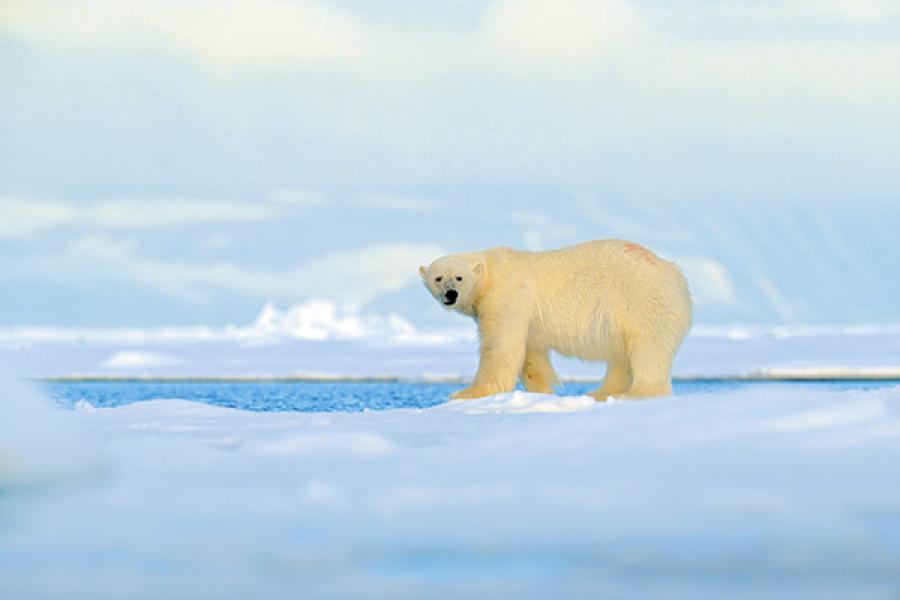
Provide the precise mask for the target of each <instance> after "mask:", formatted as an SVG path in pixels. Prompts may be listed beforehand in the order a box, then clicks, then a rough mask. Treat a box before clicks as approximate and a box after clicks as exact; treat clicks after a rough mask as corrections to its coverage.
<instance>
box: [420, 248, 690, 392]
mask: <svg viewBox="0 0 900 600" xmlns="http://www.w3.org/2000/svg"><path fill="white" fill-rule="evenodd" d="M419 274H420V275H421V276H422V281H423V283H424V284H425V287H426V288H427V289H428V291H429V292H431V294H432V295H433V296H434V298H435V299H436V300H437V301H438V302H440V303H441V304H443V305H444V307H446V308H447V309H450V310H455V311H457V312H460V313H462V314H464V315H468V316H470V317H473V318H474V319H475V322H476V323H477V324H478V335H479V338H480V360H479V364H478V372H477V373H476V375H475V379H474V381H473V383H472V385H471V386H470V387H467V388H465V389H462V390H460V391H458V392H456V393H455V394H453V395H452V396H451V397H452V398H454V399H470V398H479V397H482V396H488V395H491V394H496V393H499V392H509V391H512V390H513V389H514V388H515V385H516V381H517V380H519V379H521V381H522V383H523V385H524V386H525V389H527V390H529V391H533V392H543V393H553V388H554V386H555V385H556V384H557V378H556V372H555V371H554V370H553V365H552V364H551V363H550V357H549V352H550V350H555V351H556V352H558V353H560V354H562V355H565V356H574V357H577V358H580V359H582V360H586V361H605V362H606V363H607V369H606V377H605V379H604V381H603V384H602V386H601V387H600V388H598V389H597V390H595V391H593V392H591V395H592V396H593V397H594V398H596V399H597V400H606V399H607V398H608V397H610V396H615V397H617V398H642V397H649V396H664V395H669V394H671V393H672V378H671V371H672V361H673V360H674V358H675V353H676V352H677V351H678V348H679V346H680V345H681V342H682V340H683V339H684V336H685V335H686V334H687V332H688V329H690V326H691V297H690V292H689V290H688V284H687V281H686V280H685V278H684V275H683V274H682V272H681V270H680V269H679V268H678V266H677V265H675V264H674V263H671V262H669V261H666V260H663V259H662V258H660V257H659V256H657V255H656V254H654V253H653V252H651V251H650V250H648V249H646V248H644V247H643V246H640V245H638V244H635V243H632V242H627V241H623V240H596V241H590V242H584V243H581V244H576V245H574V246H569V247H566V248H560V249H558V250H550V251H546V252H526V251H521V250H513V249H511V248H491V249H489V250H485V251H483V252H473V253H469V254H451V255H449V256H444V257H441V258H439V259H437V260H435V261H434V262H433V263H431V265H430V266H429V267H428V268H425V267H424V266H423V267H419Z"/></svg>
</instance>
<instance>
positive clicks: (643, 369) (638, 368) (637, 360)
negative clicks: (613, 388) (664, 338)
mask: <svg viewBox="0 0 900 600" xmlns="http://www.w3.org/2000/svg"><path fill="white" fill-rule="evenodd" d="M629 354H630V358H631V371H632V382H631V387H630V388H628V391H627V392H626V393H625V395H624V396H623V397H625V398H652V397H656V396H671V395H672V361H673V359H674V358H675V352H674V351H673V350H670V349H669V348H667V347H666V346H665V345H663V344H659V342H656V343H654V342H652V341H650V340H642V342H641V343H638V344H634V347H633V348H632V349H631V352H630V353H629Z"/></svg>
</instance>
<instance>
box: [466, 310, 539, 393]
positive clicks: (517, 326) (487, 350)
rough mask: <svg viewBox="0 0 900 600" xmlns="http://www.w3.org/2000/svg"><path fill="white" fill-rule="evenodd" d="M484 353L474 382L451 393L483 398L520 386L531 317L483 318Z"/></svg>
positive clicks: (481, 325)
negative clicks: (517, 383) (518, 382)
mask: <svg viewBox="0 0 900 600" xmlns="http://www.w3.org/2000/svg"><path fill="white" fill-rule="evenodd" d="M478 329H479V335H480V336H481V350H480V352H481V357H480V359H479V361H478V372H477V373H476V374H475V381H473V382H472V385H471V386H469V387H467V388H465V389H462V390H459V391H458V392H456V393H454V394H453V395H451V396H450V397H451V398H453V399H454V400H470V399H472V398H482V397H484V396H490V395H492V394H499V393H501V392H511V391H513V389H515V387H516V381H517V380H518V378H519V373H521V372H522V365H523V363H524V362H525V343H526V340H527V337H528V325H527V320H522V319H515V318H503V319H498V320H493V319H481V320H479V326H478Z"/></svg>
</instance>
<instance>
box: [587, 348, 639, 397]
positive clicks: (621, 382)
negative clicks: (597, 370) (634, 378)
mask: <svg viewBox="0 0 900 600" xmlns="http://www.w3.org/2000/svg"><path fill="white" fill-rule="evenodd" d="M630 387H631V365H630V364H629V363H628V359H626V358H619V359H615V360H610V361H609V363H608V364H607V366H606V377H604V378H603V385H601V386H600V387H599V388H597V389H596V390H594V391H593V392H591V393H590V394H588V395H590V396H593V397H594V398H596V399H597V400H599V401H600V402H605V401H606V399H607V398H609V397H610V396H619V395H621V394H624V393H625V392H627V391H628V389H629V388H630Z"/></svg>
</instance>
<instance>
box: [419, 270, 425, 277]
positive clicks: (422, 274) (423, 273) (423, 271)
mask: <svg viewBox="0 0 900 600" xmlns="http://www.w3.org/2000/svg"><path fill="white" fill-rule="evenodd" d="M419 275H421V276H422V279H425V267H419Z"/></svg>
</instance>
